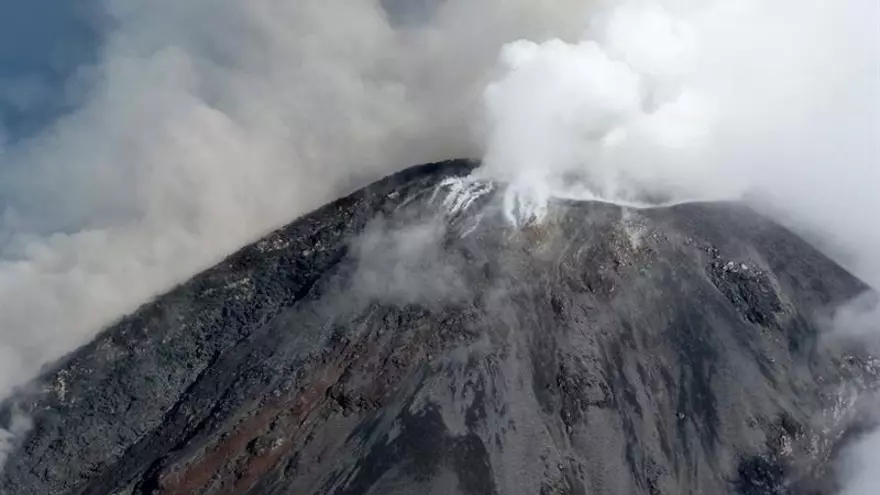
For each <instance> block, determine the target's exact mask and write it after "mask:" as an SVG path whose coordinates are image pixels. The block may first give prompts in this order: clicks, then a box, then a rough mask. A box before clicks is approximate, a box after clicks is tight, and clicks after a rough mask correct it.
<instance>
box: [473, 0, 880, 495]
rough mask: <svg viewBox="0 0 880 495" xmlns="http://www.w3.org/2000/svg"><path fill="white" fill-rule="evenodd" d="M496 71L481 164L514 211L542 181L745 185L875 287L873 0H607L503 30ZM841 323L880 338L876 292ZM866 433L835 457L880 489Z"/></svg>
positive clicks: (593, 193)
mask: <svg viewBox="0 0 880 495" xmlns="http://www.w3.org/2000/svg"><path fill="white" fill-rule="evenodd" d="M500 72H501V74H500V76H499V77H498V78H496V80H495V81H494V82H493V83H492V84H491V85H490V86H489V88H488V89H487V91H486V93H485V96H484V103H485V109H486V114H485V121H484V132H485V134H486V136H487V138H486V143H487V145H486V146H487V148H486V155H485V160H484V166H483V168H482V170H481V173H482V174H483V175H484V176H487V177H489V178H496V179H502V180H505V181H508V182H509V183H510V184H511V187H510V188H509V189H508V196H512V197H515V198H526V200H525V201H523V200H519V201H518V203H517V204H523V203H525V204H530V205H532V208H531V210H530V211H525V212H521V214H522V215H524V216H526V217H532V216H540V213H541V212H542V211H544V209H543V208H542V205H543V202H545V201H546V199H547V198H548V197H550V196H553V195H556V196H574V197H582V198H586V199H591V198H596V197H598V198H601V199H605V200H609V201H616V202H631V201H633V200H637V201H648V202H657V201H663V202H666V201H680V200H689V199H732V198H746V199H748V200H749V201H753V202H754V203H755V204H756V205H757V206H759V207H761V208H764V209H765V211H767V212H770V213H771V214H773V215H775V216H777V218H778V219H779V220H781V221H783V222H785V223H788V224H790V225H793V226H795V227H797V228H799V229H803V230H805V231H808V232H810V233H811V235H812V236H813V238H815V239H818V240H821V242H822V245H823V246H824V247H825V248H826V249H828V250H830V251H831V254H832V255H833V256H835V257H837V258H838V259H839V260H841V261H842V262H843V263H844V264H845V265H846V266H848V267H849V268H850V269H851V270H853V271H854V273H855V274H856V275H858V276H860V277H861V278H862V279H863V280H865V281H867V282H868V283H870V284H871V285H873V287H875V288H880V221H878V217H880V2H878V1H877V0H845V1H830V0H806V1H802V0H709V1H704V2H697V1H688V0H678V1H675V0H643V1H639V0H620V1H612V2H606V3H605V4H603V5H602V6H601V7H600V8H598V9H597V10H596V11H595V12H594V15H593V16H591V22H590V25H589V26H587V27H585V30H584V33H583V35H582V36H581V38H580V39H579V40H576V41H574V42H565V41H562V40H550V41H545V42H533V41H528V40H521V41H516V42H513V43H510V44H508V45H506V46H505V48H504V49H503V51H502V56H501V60H500ZM511 204H513V202H511ZM871 300H873V306H872V305H871ZM871 308H873V310H872V309H871ZM836 324H837V325H838V328H839V329H840V331H841V332H842V333H846V334H848V335H849V336H853V335H858V336H861V337H863V338H870V339H874V340H875V341H876V339H877V337H880V311H878V310H877V305H876V298H875V299H871V298H865V299H861V300H859V301H857V302H856V303H855V304H853V305H852V306H851V307H848V308H844V310H842V311H841V312H840V313H839V314H838V317H837V319H836ZM878 417H880V414H878ZM878 439H880V435H878V434H874V435H872V436H870V437H868V439H867V440H865V441H864V443H863V444H861V445H859V446H858V447H857V448H855V449H854V450H853V452H852V453H851V454H850V455H849V457H847V463H846V469H845V470H846V471H847V474H848V475H849V476H850V479H851V480H852V482H851V483H850V484H849V485H848V486H847V488H846V493H847V494H848V495H869V494H874V493H878V489H880V488H878V486H880V485H878V477H877V475H876V466H878V465H880V450H878V445H880V441H878Z"/></svg>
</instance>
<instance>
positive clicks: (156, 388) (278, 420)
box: [0, 161, 876, 495]
mask: <svg viewBox="0 0 880 495" xmlns="http://www.w3.org/2000/svg"><path fill="white" fill-rule="evenodd" d="M472 167H473V164H472V163H470V162H464V161H455V162H447V163H441V164H432V165H425V166H421V167H416V168H413V169H409V170H407V171H404V172H401V173H399V174H397V175H395V176H392V177H389V178H387V179H385V180H383V181H380V182H378V183H376V184H373V185H371V186H369V187H367V188H365V189H363V190H361V191H358V192H357V193H355V194H353V195H351V196H349V197H346V198H343V199H340V200H338V201H336V202H334V203H332V204H329V205H327V206H325V207H323V208H321V209H319V210H317V211H315V212H313V213H311V214H308V215H306V216H304V217H302V218H300V219H298V220H296V221H295V222H293V223H291V224H290V225H288V226H287V227H284V228H282V229H280V230H278V231H276V232H274V233H272V234H270V235H268V236H267V237H265V238H264V239H262V240H260V241H259V242H256V243H255V244H253V245H251V246H248V247H246V248H244V249H242V250H241V251H239V252H238V253H235V254H234V255H232V256H230V257H229V258H228V259H226V260H225V261H224V262H222V263H220V264H219V265H217V266H216V267H214V268H212V269H210V270H208V271H206V272H204V273H202V274H200V275H198V276H197V277H195V278H194V279H192V280H190V281H189V282H187V283H185V284H183V285H181V286H179V287H177V288H175V289H174V290H172V291H170V292H169V293H167V294H165V295H163V296H161V297H159V298H157V299H156V300H155V301H153V302H150V303H148V304H146V305H144V306H143V307H142V308H140V309H139V310H138V311H137V312H135V313H134V314H132V315H129V316H127V317H125V318H124V319H122V320H121V321H119V322H118V323H116V324H115V325H113V326H112V327H110V328H109V329H107V330H105V331H104V332H103V333H101V334H100V335H99V336H98V337H97V338H96V339H95V340H94V341H93V342H92V343H91V344H89V345H87V346H86V347H84V348H82V349H80V350H78V351H77V352H75V353H73V354H72V355H70V356H69V357H67V358H66V359H65V360H63V361H62V362H60V363H57V364H56V365H54V366H53V367H52V368H51V369H49V370H47V371H46V373H45V374H44V375H43V376H42V377H40V378H39V379H38V380H37V381H36V382H35V383H34V386H33V387H31V388H29V389H27V390H24V391H22V392H21V394H19V396H17V397H15V398H14V399H12V400H10V401H8V402H7V403H6V404H5V406H4V412H3V413H2V414H0V422H2V421H9V420H10V418H12V416H13V415H14V413H15V414H18V413H22V414H25V415H26V416H28V417H29V418H31V420H32V421H33V427H32V428H31V430H30V431H29V432H28V433H27V434H26V435H24V437H23V438H22V439H21V440H20V441H19V442H18V443H17V444H16V445H15V451H14V452H13V453H12V454H11V456H10V459H9V461H8V462H7V464H6V466H5V468H4V469H3V471H2V473H0V493H2V494H4V495H5V494H9V495H13V494H46V495H51V494H95V495H99V494H100V495H105V494H120V495H121V494H243V493H253V494H338V495H344V494H389V495H392V494H411V493H419V494H423V495H428V494H467V495H476V494H536V495H538V494H540V495H550V494H646V495H655V494H691V493H692V494H713V493H741V494H782V493H805V494H806V493H829V492H830V491H831V490H833V489H834V486H833V483H830V482H829V481H828V478H829V476H828V471H827V469H828V459H829V457H830V456H832V455H833V454H834V451H835V449H836V448H837V446H838V445H839V440H840V438H842V437H843V436H844V434H845V433H846V430H847V428H849V426H850V420H851V417H852V413H851V412H850V411H851V409H852V407H851V406H852V403H853V400H854V397H855V394H856V393H857V392H858V388H859V387H870V386H872V383H873V380H874V379H875V377H876V370H875V368H874V365H875V362H874V361H873V360H872V358H871V357H870V356H868V355H866V354H864V353H860V352H858V350H852V349H846V348H845V346H837V347H835V346H829V345H827V344H826V343H825V340H824V339H822V338H821V335H822V332H823V326H822V325H821V322H822V318H823V316H827V315H828V314H829V312H830V311H831V310H832V309H833V308H834V307H835V306H836V305H839V304H840V303H842V302H845V301H847V300H849V299H851V298H853V297H854V296H856V295H858V294H860V293H862V292H864V291H866V290H867V287H866V286H865V285H864V284H862V283H861V282H860V281H858V280H856V279H855V278H853V277H852V276H850V275H849V274H848V273H847V272H846V271H844V270H843V269H842V268H841V267H839V266H838V265H836V264H835V263H833V262H832V261H830V260H829V259H827V258H825V257H824V256H823V255H821V254H820V253H819V252H817V251H816V250H814V249H813V248H811V247H810V246H809V245H808V244H807V243H805V242H804V241H803V240H801V239H800V238H799V237H798V236H796V235H794V234H792V233H791V232H789V231H788V230H786V229H784V228H782V227H780V226H779V225H777V224H775V223H773V222H771V221H769V220H767V219H765V218H763V217H761V216H760V215H758V214H756V213H755V212H753V211H751V210H749V209H748V208H746V207H744V206H741V205H737V204H726V203H714V204H708V203H705V204H683V205H678V206H670V207H663V208H651V209H633V208H622V207H620V206H615V205H610V204H604V203H597V202H572V201H559V202H556V203H553V204H552V205H551V207H550V210H549V212H548V214H547V216H546V217H545V218H543V219H542V220H541V221H540V222H532V223H526V224H524V225H519V226H516V227H515V226H512V225H511V223H510V222H509V221H507V220H506V218H505V211H504V209H503V208H502V203H503V202H502V201H499V198H500V196H501V194H502V193H501V192H500V191H498V190H496V189H495V188H494V187H493V186H492V185H491V184H484V183H479V182H474V181H472V180H470V179H464V178H462V177H463V176H465V175H467V174H468V173H469V172H470V171H471V168H472Z"/></svg>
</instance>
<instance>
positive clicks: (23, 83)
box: [0, 0, 102, 139]
mask: <svg viewBox="0 0 880 495" xmlns="http://www.w3.org/2000/svg"><path fill="white" fill-rule="evenodd" d="M96 4H97V2H95V1H93V0H84V1H65V0H25V1H22V0H0V122H2V124H3V127H4V128H5V129H6V132H7V134H8V135H9V136H8V137H9V138H11V139H17V138H20V137H22V136H25V135H29V134H33V133H34V132H37V131H38V130H39V129H40V128H42V127H43V126H44V125H45V124H46V122H47V120H51V118H52V117H54V116H56V115H57V114H58V113H59V112H61V111H64V110H65V108H68V107H69V105H72V104H75V101H76V98H75V94H71V93H70V92H68V91H66V90H65V83H66V82H67V81H68V80H69V79H70V78H71V77H72V76H73V75H74V74H75V73H76V70H77V68H78V67H80V66H82V65H84V64H85V65H87V64H90V63H91V62H93V61H94V59H95V55H96V52H97V49H98V41H99V34H98V31H99V27H100V25H101V24H102V21H101V20H100V19H101V16H100V14H99V10H98V9H96V8H95V7H96Z"/></svg>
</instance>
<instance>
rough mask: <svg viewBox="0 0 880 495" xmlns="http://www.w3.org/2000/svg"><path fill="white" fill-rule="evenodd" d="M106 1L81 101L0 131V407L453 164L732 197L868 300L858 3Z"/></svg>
mask: <svg viewBox="0 0 880 495" xmlns="http://www.w3.org/2000/svg"><path fill="white" fill-rule="evenodd" d="M103 7H104V10H105V12H104V13H103V14H102V15H103V16H104V17H106V19H107V23H108V28H107V32H105V33H103V37H102V39H103V40H104V41H103V43H104V44H103V46H102V49H101V52H100V54H99V56H98V57H97V60H98V61H97V62H96V63H94V64H90V65H88V66H84V67H82V68H81V69H80V70H79V71H78V73H77V78H76V81H75V83H76V88H75V89H76V91H74V93H75V94H76V95H77V97H76V99H75V104H76V105H77V108H76V109H75V110H74V111H72V112H69V113H67V114H65V115H64V116H63V117H60V118H58V119H57V120H56V121H54V122H53V123H51V124H50V125H47V126H46V127H45V128H44V129H43V130H42V131H41V132H39V133H36V134H34V135H32V136H29V137H27V138H26V139H18V140H15V139H12V138H9V139H6V140H4V139H0V396H5V395H7V394H8V393H9V392H10V391H11V389H12V387H14V386H15V385H17V384H21V383H23V382H24V381H26V380H27V379H29V378H30V377H32V376H33V375H34V374H35V373H36V372H37V371H38V369H39V367H40V366H41V365H43V364H45V363H47V362H48V361H51V360H53V359H55V358H57V357H59V356H60V355H62V354H63V353H64V352H67V351H69V350H71V349H72V348H74V347H75V346H77V345H79V344H81V343H83V342H85V341H86V340H88V339H89V338H90V337H92V336H93V335H94V334H95V332H96V331H97V330H99V329H100V328H101V327H102V326H103V325H106V324H107V323H109V322H111V321H112V320H113V319H114V318H118V317H119V316H120V315H122V314H123V313H125V312H126V311H130V310H132V309H134V308H135V307H136V306H137V305H138V304H140V303H142V302H144V301H145V300H147V299H148V298H150V297H152V296H154V295H155V294H157V293H159V292H161V291H163V290H165V289H167V288H169V287H170V286H171V285H173V284H174V283H177V282H179V281H181V280H184V279H185V278H187V277H188V276H190V275H192V274H193V273H195V272H197V271H199V270H201V269H203V268H205V267H207V266H209V265H210V264H212V263H214V262H215V261H217V260H219V259H220V258H221V257H222V256H224V255H225V254H227V253H229V252H231V251H233V250H234V249H236V248H237V247H239V246H241V245H243V244H245V243H247V242H249V241H251V240H253V239H255V238H256V237H257V236H259V235H260V234H262V233H264V232H266V231H267V230H269V229H271V228H273V227H276V226H278V225H281V224H283V223H285V222H287V221H289V220H291V219H292V218H293V217H295V216H296V215H298V214H300V213H302V212H304V211H307V210H308V209H310V208H312V207H314V206H316V205H318V204H320V203H321V202H323V201H326V200H328V199H331V198H332V197H334V196H337V195H339V194H342V193H343V192H345V191H348V190H350V189H353V188H354V187H357V186H359V185H362V184H363V183H365V182H367V181H369V180H371V179H373V178H376V177H378V176H380V175H383V174H385V173H388V172H391V171H393V170H395V169H398V168H401V167H404V166H408V165H411V164H414V163H420V162H425V161H430V160H434V159H442V158H449V157H456V156H483V155H485V158H486V164H485V166H484V168H483V170H481V171H480V173H481V174H483V175H486V176H488V177H491V178H496V179H502V180H504V181H508V182H511V183H513V184H514V185H515V186H517V188H516V189H517V190H520V191H521V194H529V195H534V196H536V197H537V198H538V201H537V202H534V201H533V202H531V203H529V202H526V203H527V204H539V203H540V200H541V199H542V198H546V197H547V196H549V195H551V194H556V195H565V196H575V197H596V196H599V197H603V198H607V199H612V200H625V201H642V202H656V201H670V200H671V201H675V200H688V199H693V198H710V199H711V198H730V197H743V196H746V197H748V198H749V199H750V200H752V201H755V203H756V204H758V205H760V206H761V207H762V208H765V209H766V210H767V211H771V212H773V213H774V214H775V215H777V216H778V217H779V218H780V219H782V220H784V221H786V222H788V223H790V224H791V225H794V226H795V227H797V228H799V229H802V230H804V231H805V232H809V233H810V235H812V236H814V238H816V239H820V240H821V241H822V242H823V243H824V244H823V245H825V246H826V247H827V249H828V250H829V251H830V252H832V254H834V255H835V256H837V257H838V258H839V259H841V260H842V261H843V262H844V263H846V264H847V266H849V267H850V268H851V269H853V270H854V271H855V272H856V273H857V274H858V275H859V276H861V277H862V278H864V279H865V280H867V281H869V282H871V283H872V284H873V285H874V286H875V287H878V286H880V255H878V254H877V253H880V227H877V226H876V225H877V222H876V218H875V217H876V214H877V213H878V212H880V195H878V194H877V187H878V185H880V169H878V166H877V159H878V156H880V153H878V148H877V147H878V142H877V136H878V135H880V108H878V106H880V97H878V93H877V91H878V89H877V88H878V87H880V85H878V82H880V81H878V78H880V75H878V74H880V73H878V71H880V55H878V48H877V47H878V46H880V33H878V28H877V23H878V19H880V5H878V2H876V1H875V0H844V1H836V2H835V1H831V0H800V1H795V0H763V1H759V0H736V1H735V0H710V1H696V0H604V1H603V0H596V1H595V2H584V1H580V0H543V1H535V0H486V1H482V2H473V1H468V0H445V1H443V0H434V1H427V2H425V1H414V2H407V1H403V0H400V1H396V0H385V1H379V0H363V1H355V2H352V1H346V0H300V1H287V2H284V1H277V0H250V1H248V2H241V1H236V0H191V1H188V2H179V1H174V0H151V1H145V0H104V3H103ZM517 40H519V41H517ZM499 54H500V60H499ZM21 80H25V79H21ZM84 81H87V82H88V84H85V83H84ZM31 89H33V88H31ZM37 89H38V88H37ZM17 91H18V92H19V93H16V92H17ZM20 91H21V87H20V86H8V85H7V86H3V89H2V92H3V98H5V99H6V100H8V99H9V98H11V97H12V96H10V95H16V94H21V93H20ZM35 95H36V96H35ZM25 96H26V97H27V98H38V97H39V93H33V92H31V93H27V94H25ZM17 98H18V100H21V102H22V103H23V104H24V103H27V98H25V97H23V96H19V97H17ZM18 100H16V101H18ZM0 134H2V132H0ZM10 135H11V134H10ZM539 209H540V208H539ZM865 314H867V313H865V312H859V313H858V315H857V316H858V318H856V316H853V315H850V316H847V318H851V319H853V318H855V319H857V320H858V321H859V324H860V325H862V326H864V327H865V328H867V330H865V329H862V327H860V331H861V332H862V333H863V334H864V333H867V334H870V333H871V332H870V327H871V325H872V324H871V322H872V321H878V320H876V319H872V318H869V317H867V316H865ZM845 319H846V318H844V320H845ZM0 433H2V432H0ZM0 437H2V438H6V436H3V435H0ZM5 441H6V440H0V450H2V444H3V443H4V442H5ZM863 450H864V452H867V453H871V452H875V451H876V449H871V448H868V447H866V448H865V449H863ZM872 493H873V492H872Z"/></svg>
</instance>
